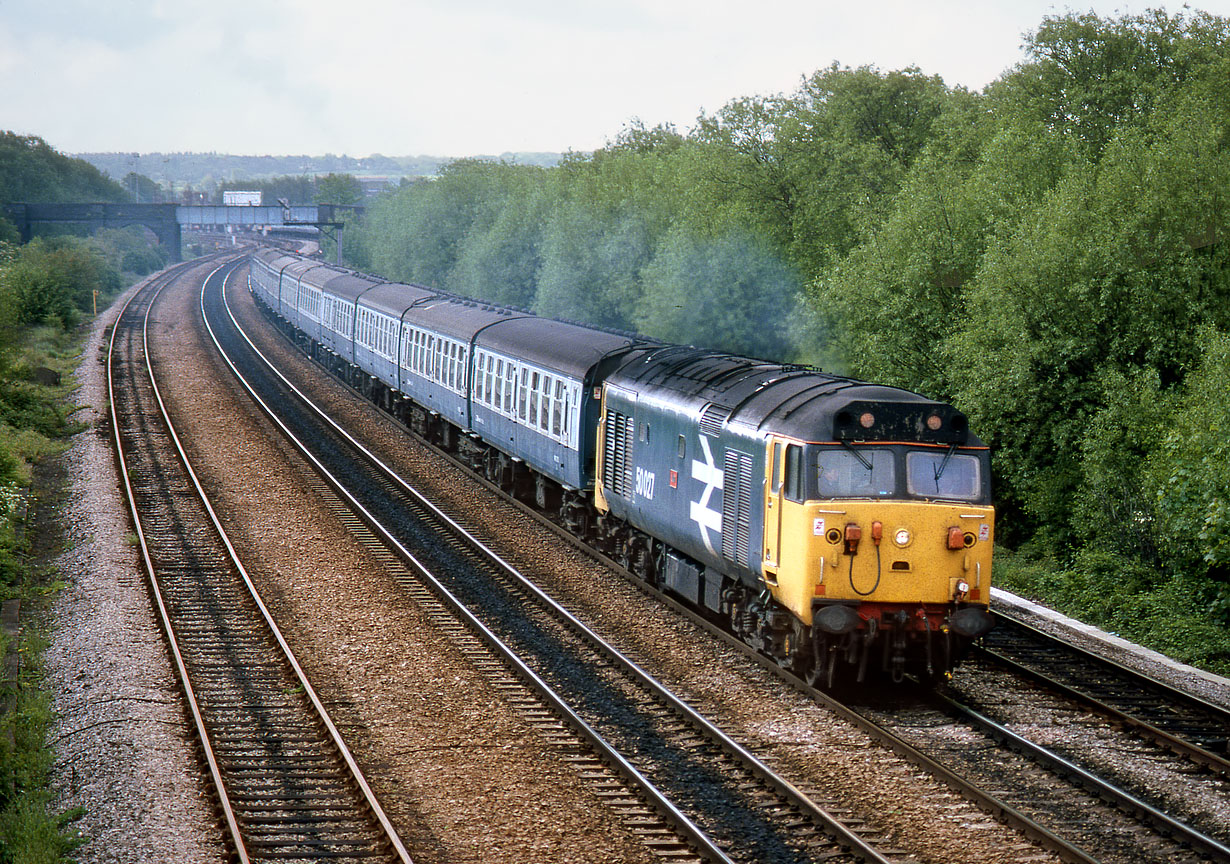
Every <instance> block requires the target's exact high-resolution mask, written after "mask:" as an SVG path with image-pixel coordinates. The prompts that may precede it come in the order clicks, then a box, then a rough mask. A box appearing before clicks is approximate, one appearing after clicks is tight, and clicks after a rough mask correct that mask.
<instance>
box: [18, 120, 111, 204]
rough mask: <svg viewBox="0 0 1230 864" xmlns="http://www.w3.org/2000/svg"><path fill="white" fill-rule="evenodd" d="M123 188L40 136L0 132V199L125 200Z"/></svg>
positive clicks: (38, 200)
mask: <svg viewBox="0 0 1230 864" xmlns="http://www.w3.org/2000/svg"><path fill="white" fill-rule="evenodd" d="M124 200H128V199H127V198H126V196H125V194H124V189H123V187H121V186H120V185H119V184H118V183H115V182H114V181H112V180H111V179H109V178H108V177H106V176H105V175H104V174H103V173H102V172H100V171H99V170H98V169H97V168H95V167H94V166H93V165H91V164H90V163H88V162H86V161H84V160H82V159H73V158H71V157H69V156H65V155H63V154H62V153H58V152H56V151H55V150H54V149H52V147H51V145H49V144H48V143H47V142H46V141H44V140H43V139H42V138H39V137H37V136H35V135H18V134H16V133H15V132H0V201H35V202H48V203H56V202H62V201H124Z"/></svg>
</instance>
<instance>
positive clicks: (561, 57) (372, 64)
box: [0, 0, 1230, 156]
mask: <svg viewBox="0 0 1230 864" xmlns="http://www.w3.org/2000/svg"><path fill="white" fill-rule="evenodd" d="M1192 5H1193V6H1194V7H1195V8H1199V9H1203V10H1205V11H1208V12H1211V13H1213V14H1216V15H1223V16H1230V0H1203V2H1201V0H1194V2H1193V3H1192ZM1182 6H1183V4H1182V3H1176V2H1162V0H1152V2H1136V0H1132V2H1110V0H1107V2H1103V0H1094V2H1085V3H1078V4H1073V5H1072V6H1071V7H1069V4H1066V3H1052V2H1045V0H982V2H958V0H938V2H933V0H846V2H840V3H837V2H829V0H370V2H369V0H351V2H345V0H329V2H319V0H212V2H208V3H205V2H197V0H0V129H9V130H13V131H16V132H19V133H21V134H34V135H39V136H41V137H43V138H45V139H46V140H47V141H48V142H49V143H50V144H51V145H52V146H54V147H56V148H57V149H60V150H63V151H66V152H70V153H80V152H89V151H137V152H141V153H148V152H153V151H182V150H195V151H217V152H221V153H235V154H265V153H268V154H275V155H284V154H310V155H320V154H324V153H337V154H341V153H346V154H349V155H351V156H367V155H369V154H372V153H383V154H386V155H399V156H400V155H415V154H428V155H438V156H469V155H479V154H499V153H503V152H508V151H518V150H523V151H566V150H577V151H584V150H591V149H594V148H596V147H601V146H602V145H603V144H604V143H605V142H606V141H607V140H609V139H611V138H612V137H614V136H615V135H616V134H618V132H619V131H620V129H621V128H622V127H623V126H624V125H625V124H627V123H628V122H629V121H630V120H632V119H633V118H639V119H641V120H642V121H643V122H645V123H646V124H647V125H650V126H653V125H657V124H659V123H663V122H669V123H674V124H675V125H676V126H677V127H678V128H679V129H680V131H686V130H687V129H688V128H689V127H690V126H691V125H692V123H693V121H694V120H695V119H696V117H697V115H698V114H700V113H701V112H705V113H712V112H714V111H716V110H717V109H719V108H721V107H722V105H724V104H725V103H726V102H728V101H729V100H731V99H734V98H738V97H740V96H752V95H769V94H774V93H782V92H790V91H793V90H794V89H795V88H796V87H797V86H798V84H799V82H800V80H801V79H802V78H803V77H804V76H806V75H809V74H811V73H812V72H815V71H816V70H818V69H822V68H824V67H827V66H828V65H830V64H831V63H833V62H834V61H836V62H837V63H839V64H841V65H843V66H850V67H857V66H864V65H871V66H875V67H878V68H879V69H881V70H885V71H887V70H892V69H900V68H903V67H905V66H909V65H915V66H918V67H919V68H921V69H922V70H923V72H925V73H927V74H935V75H940V76H941V77H942V78H943V79H944V80H945V81H946V82H947V83H949V84H950V85H964V86H966V87H969V88H971V89H980V88H982V87H983V86H985V85H986V84H987V83H988V82H990V81H992V80H994V79H995V78H997V77H999V76H1000V75H1001V74H1002V73H1003V72H1004V71H1006V70H1007V69H1009V68H1011V67H1012V66H1013V65H1015V64H1016V63H1018V62H1019V61H1020V60H1021V59H1022V53H1021V43H1022V36H1023V34H1025V33H1026V32H1027V31H1030V30H1033V29H1035V28H1036V27H1037V26H1038V24H1039V23H1040V22H1041V21H1042V19H1043V17H1044V16H1046V15H1056V14H1064V13H1066V12H1067V11H1068V10H1069V8H1074V9H1076V10H1078V11H1089V10H1093V11H1095V12H1097V13H1099V14H1101V15H1103V16H1114V15H1117V14H1120V13H1125V12H1126V13H1138V12H1141V11H1143V10H1144V9H1146V8H1159V7H1160V8H1165V9H1168V10H1170V11H1171V12H1175V11H1178V10H1180V9H1182Z"/></svg>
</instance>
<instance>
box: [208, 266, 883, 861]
mask: <svg viewBox="0 0 1230 864" xmlns="http://www.w3.org/2000/svg"><path fill="white" fill-rule="evenodd" d="M223 296H224V299H225V292H224V295H223ZM204 303H205V301H204V290H202V293H201V314H202V316H203V317H204V319H205V326H206V328H207V329H208V330H209V333H210V337H211V339H213V341H214V344H215V346H216V347H217V349H218V351H219V353H220V355H221V357H222V359H223V361H224V362H225V363H226V365H227V366H228V367H229V368H230V369H231V372H232V373H233V374H234V375H235V377H236V379H237V380H238V381H239V383H240V385H241V386H242V387H243V388H244V389H245V390H246V391H247V392H248V395H249V396H250V397H251V398H252V400H253V401H254V402H255V403H256V404H257V406H258V407H259V408H260V409H261V411H262V412H263V413H264V414H265V415H266V416H267V417H268V418H269V419H270V421H271V422H273V424H274V425H275V426H277V428H278V429H279V430H280V431H281V433H282V435H283V436H284V437H285V438H286V439H287V440H288V441H289V442H290V443H291V444H292V445H294V447H295V448H296V449H297V450H298V451H299V453H300V455H302V456H303V458H304V459H306V460H307V461H308V463H309V464H310V465H311V466H312V468H313V470H315V471H316V472H317V473H318V474H319V475H320V477H321V478H322V479H323V480H324V481H325V483H327V484H328V485H329V487H330V488H332V489H333V491H334V492H335V493H336V494H337V495H338V496H340V497H341V498H342V499H343V500H344V501H345V502H346V504H347V506H349V507H350V508H351V509H352V510H353V511H354V513H355V514H357V515H358V516H359V518H360V519H361V520H362V521H363V522H364V523H365V524H367V526H368V527H369V528H370V529H371V530H372V531H373V532H374V533H375V534H376V535H377V536H378V537H379V538H380V539H381V540H382V542H384V543H385V544H386V545H387V546H388V547H389V548H390V549H391V550H392V551H394V552H395V554H397V556H398V557H400V558H401V559H402V560H403V561H404V562H405V563H406V564H408V565H409V566H410V567H411V568H413V569H414V571H415V572H417V573H418V574H419V575H420V576H421V577H422V578H423V579H424V580H425V581H426V582H427V584H429V585H430V586H431V588H432V590H433V591H435V592H436V594H437V596H439V597H440V598H441V599H442V600H443V601H444V602H445V603H446V605H448V606H449V608H450V609H451V610H452V612H453V614H454V615H456V616H457V617H458V618H460V619H461V620H462V621H463V622H464V623H465V624H466V625H467V626H468V627H470V628H471V629H472V630H473V631H474V632H476V633H478V634H479V635H480V636H481V638H482V639H484V640H485V641H486V642H487V643H488V645H489V646H490V647H491V648H492V649H493V650H494V651H495V652H496V653H497V654H498V655H499V656H500V657H501V658H502V659H503V660H504V661H505V662H506V663H507V664H508V665H509V666H510V667H512V669H513V670H514V671H515V673H516V674H517V675H518V676H519V677H520V678H521V679H522V680H523V681H524V682H525V683H526V684H527V685H528V686H529V687H530V688H531V689H533V690H534V691H535V692H536V693H538V695H539V696H540V697H541V698H543V699H544V700H545V701H547V702H548V703H549V704H550V705H551V706H552V707H553V708H554V709H555V710H556V711H558V712H559V713H560V714H561V715H562V716H563V718H564V719H565V721H566V722H567V723H568V725H569V726H571V727H572V728H573V729H574V730H575V731H576V732H577V733H578V734H580V735H581V737H583V738H584V739H585V740H586V741H588V742H589V743H590V745H591V746H593V747H594V749H596V750H597V751H598V752H599V753H600V754H601V755H602V756H603V757H605V758H606V759H607V760H609V762H610V764H611V765H613V766H615V768H616V770H618V771H619V772H620V773H621V774H623V775H624V776H625V778H626V779H628V780H629V782H631V783H632V785H634V786H635V787H636V788H637V789H638V790H640V792H641V793H642V794H643V795H645V796H646V798H648V799H649V800H650V801H651V802H652V803H653V805H654V806H655V807H657V808H659V810H660V812H662V813H663V814H664V815H665V816H666V818H667V819H668V821H669V822H671V824H672V825H673V826H674V827H675V828H676V830H678V831H680V832H681V833H682V834H683V835H684V836H685V837H687V839H688V840H690V841H691V842H692V843H694V844H695V846H696V848H697V849H698V850H699V851H700V853H701V854H702V855H704V856H706V857H707V858H708V859H709V860H711V861H715V862H719V864H734V862H733V861H732V860H731V859H730V858H729V857H728V856H727V855H726V854H725V852H723V851H722V850H721V849H720V848H718V847H717V846H716V845H715V844H714V843H713V841H712V840H711V839H710V838H709V837H708V835H706V834H705V833H704V832H703V831H702V830H701V829H700V828H699V827H698V826H697V825H696V824H695V823H694V822H693V821H692V820H691V819H689V818H688V816H687V815H686V814H684V813H683V812H682V811H680V810H679V809H678V808H677V807H676V806H675V805H674V804H673V803H672V802H671V801H670V800H669V799H668V798H667V797H666V796H665V795H663V794H662V793H661V792H660V790H658V789H657V788H656V787H655V786H654V785H653V784H652V783H651V782H650V781H649V779H648V778H647V777H645V776H644V775H643V774H642V773H641V772H640V771H639V770H638V769H637V768H636V767H635V766H634V765H632V764H631V763H630V762H629V761H628V760H627V759H625V758H624V756H623V755H622V754H621V753H619V752H618V751H617V750H616V749H615V748H614V747H612V746H611V745H610V744H609V743H608V742H607V741H606V740H605V739H604V738H603V737H602V736H601V735H600V734H599V733H598V731H597V730H596V729H594V728H593V727H592V726H590V725H589V724H588V723H587V722H586V721H585V720H584V719H583V718H582V717H580V716H579V715H578V714H577V713H576V712H575V711H573V710H572V708H571V707H570V706H569V705H568V704H567V703H566V702H565V701H564V700H563V698H562V697H560V696H559V695H558V694H557V693H556V692H555V691H554V690H553V689H552V688H551V687H550V685H549V684H547V682H545V681H544V680H543V679H542V678H541V677H540V676H539V675H538V674H537V673H535V672H534V670H532V669H530V668H529V666H527V665H526V663H525V661H524V660H522V659H521V657H520V656H518V655H517V654H516V652H514V651H513V650H512V648H510V647H509V646H508V645H507V644H505V643H504V642H503V640H501V639H500V638H499V637H498V636H497V635H496V634H495V633H494V632H492V631H491V630H490V629H489V628H488V627H487V626H486V625H485V624H484V623H483V622H482V621H481V620H479V619H478V617H477V616H475V615H474V613H473V612H471V611H470V610H469V609H468V608H467V607H466V606H465V605H464V604H463V603H462V602H461V601H460V600H459V599H458V598H457V597H456V596H455V595H454V594H453V593H452V592H451V591H450V590H449V589H448V588H447V587H446V586H445V585H444V584H443V583H442V582H441V581H440V580H439V579H438V578H437V577H436V576H435V574H434V573H432V572H431V570H430V569H429V568H428V567H427V566H426V565H424V564H423V563H422V562H421V561H420V560H419V559H418V557H417V556H416V555H415V554H414V553H413V552H412V551H411V550H409V549H407V548H406V547H405V546H404V545H403V544H402V543H401V542H400V541H399V540H398V539H397V537H395V536H394V535H393V533H392V532H391V531H390V530H389V529H388V528H386V527H385V526H384V525H383V524H382V523H381V522H380V520H379V519H377V517H376V516H375V515H374V514H372V513H371V512H370V511H369V510H368V509H367V508H366V507H365V506H364V505H363V504H362V502H360V501H359V500H358V499H357V498H356V497H355V496H354V495H353V494H352V493H351V492H350V490H349V489H348V488H347V486H346V484H345V483H344V482H343V481H342V480H340V479H339V478H338V477H336V476H335V475H334V474H333V473H332V472H331V471H330V470H329V469H328V467H327V466H326V465H325V464H324V463H323V462H322V461H321V460H320V459H319V458H317V456H316V455H315V454H314V453H312V451H311V449H310V448H308V447H307V445H306V444H305V443H304V442H303V441H301V440H300V439H299V438H298V437H297V436H296V435H295V433H294V431H293V430H292V429H290V428H289V427H288V426H287V425H286V424H285V422H283V420H282V418H281V417H280V416H279V415H278V413H277V412H276V411H275V410H273V408H272V407H271V406H270V405H269V404H268V403H267V402H266V401H265V400H264V399H263V398H262V397H261V395H260V394H259V393H257V392H256V388H255V387H253V385H252V384H251V382H249V381H248V380H247V378H245V377H244V375H243V373H241V372H240V371H239V368H238V367H237V366H236V364H235V363H234V361H233V360H232V358H231V357H230V355H229V354H227V352H226V349H225V348H224V347H223V346H222V344H221V340H220V339H219V338H218V336H217V334H216V333H215V331H214V329H213V327H212V326H211V325H210V324H209V318H208V315H207V314H206V310H205V305H204ZM229 313H230V310H229V307H228V314H229ZM231 321H232V323H233V324H234V326H235V327H236V329H237V330H238V331H239V333H240V334H241V335H243V337H244V339H245V341H247V342H248V345H249V346H250V347H251V349H252V351H253V352H255V353H256V355H257V356H259V357H260V358H261V360H262V361H263V362H265V363H266V364H267V365H269V368H270V369H272V370H273V372H274V373H275V374H276V375H277V376H278V377H279V378H280V379H281V380H282V381H283V383H285V384H286V385H287V386H288V387H290V388H291V390H292V391H293V392H294V393H295V394H296V395H297V396H298V397H299V398H301V399H303V400H304V403H305V404H306V405H307V406H309V407H310V408H311V409H312V410H314V411H315V412H316V413H318V414H320V415H321V416H322V417H324V419H325V420H327V421H328V422H329V423H330V424H332V425H334V426H335V428H337V430H338V431H339V432H340V433H341V434H342V435H343V436H344V437H346V438H347V439H349V440H350V441H351V442H352V443H354V445H355V446H356V447H357V448H359V449H360V450H361V451H362V452H363V453H364V454H365V455H366V456H367V457H368V458H370V459H372V460H374V464H377V465H379V466H380V467H381V469H382V470H385V471H389V472H391V469H389V468H388V466H386V465H384V463H383V462H380V460H379V459H378V458H377V457H376V456H375V455H374V454H372V453H371V452H370V451H368V450H366V448H363V446H362V445H361V444H359V443H358V442H357V441H354V439H353V438H351V437H350V436H349V435H348V434H347V433H346V432H345V430H342V429H341V428H340V427H338V426H336V424H334V423H333V421H332V420H331V419H330V418H329V417H328V416H327V415H325V414H324V413H323V412H322V411H321V409H320V408H319V407H318V406H316V405H315V403H313V402H311V401H310V400H309V399H307V397H306V396H305V395H304V394H303V393H302V392H301V391H299V390H298V389H297V388H295V387H294V385H293V384H291V383H290V382H289V381H288V380H287V379H286V377H285V376H284V375H282V373H281V372H280V371H279V370H278V369H277V368H276V367H275V366H273V365H272V364H271V363H270V362H269V360H268V358H266V357H265V356H264V354H262V353H261V352H260V350H259V349H258V348H257V347H256V345H255V344H254V343H253V342H252V341H251V339H249V338H248V336H247V334H246V333H245V332H244V331H243V329H242V328H241V327H240V326H239V323H238V321H236V320H235V318H234V316H233V314H232V315H231ZM393 476H395V474H393ZM394 482H400V478H397V479H396V480H395V481H394ZM407 489H410V487H407ZM410 491H411V494H413V495H415V497H416V498H418V499H419V500H421V501H422V502H423V503H424V504H426V505H427V506H428V507H429V508H431V509H435V508H434V505H432V504H431V503H430V502H428V501H426V499H423V498H422V497H421V496H420V495H419V494H418V493H417V492H416V491H414V490H412V489H411V490H410ZM440 515H441V516H442V517H443V518H444V519H445V520H446V521H447V522H449V523H450V524H452V525H454V526H456V523H455V522H454V521H453V520H452V519H450V518H448V517H447V515H445V514H442V513H441V514H440ZM457 528H458V530H463V529H461V528H460V526H457ZM474 542H475V543H476V544H478V545H479V546H480V547H481V548H483V549H484V550H485V551H487V552H488V553H489V554H494V553H490V552H489V550H486V547H485V546H482V544H481V541H479V540H477V538H474ZM885 864H888V862H885Z"/></svg>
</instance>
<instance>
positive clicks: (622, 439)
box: [602, 410, 636, 498]
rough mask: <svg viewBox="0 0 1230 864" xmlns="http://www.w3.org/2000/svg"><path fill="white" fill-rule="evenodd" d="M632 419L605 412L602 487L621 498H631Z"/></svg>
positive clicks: (616, 413)
mask: <svg viewBox="0 0 1230 864" xmlns="http://www.w3.org/2000/svg"><path fill="white" fill-rule="evenodd" d="M635 431H636V427H635V423H634V422H633V419H632V418H631V417H629V416H627V415H625V414H621V413H619V412H618V411H610V410H608V411H607V412H606V443H605V445H604V447H603V451H602V485H603V486H605V487H606V488H607V489H610V490H611V491H612V492H614V493H615V494H616V495H619V496H621V497H623V498H630V497H631V496H632V442H633V437H632V436H633V434H634V433H635Z"/></svg>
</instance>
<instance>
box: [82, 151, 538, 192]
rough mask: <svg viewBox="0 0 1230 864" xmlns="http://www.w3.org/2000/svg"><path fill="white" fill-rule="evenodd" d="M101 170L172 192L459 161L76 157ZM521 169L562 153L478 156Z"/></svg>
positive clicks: (393, 172)
mask: <svg viewBox="0 0 1230 864" xmlns="http://www.w3.org/2000/svg"><path fill="white" fill-rule="evenodd" d="M74 155H75V156H76V157H77V158H79V159H84V160H85V161H86V162H89V163H90V164H91V165H93V166H94V167H96V168H97V169H98V170H99V171H102V172H103V173H104V174H107V175H109V176H110V177H112V178H113V179H115V180H122V179H123V178H124V177H126V176H127V175H128V174H129V173H130V172H133V171H135V172H136V173H137V174H142V175H144V176H146V177H148V178H150V179H151V180H153V181H154V182H156V183H159V184H163V185H165V186H168V187H170V188H178V187H182V186H192V187H194V188H200V187H203V186H207V185H214V184H218V183H228V184H230V183H235V182H237V181H243V180H267V179H269V178H271V177H285V176H291V177H300V176H309V177H310V176H315V175H318V174H353V175H355V176H356V177H359V178H363V177H381V178H388V179H390V180H392V181H393V182H394V183H396V182H397V181H398V180H400V179H401V178H402V177H431V176H433V175H435V174H436V173H437V172H438V171H439V170H440V168H441V166H444V165H447V164H448V163H450V162H453V161H455V159H454V158H453V157H445V156H381V155H379V154H374V155H372V156H365V157H362V158H358V157H354V156H346V155H342V156H334V155H333V154H331V153H329V154H326V155H324V156H231V155H229V154H225V153H77V154H74ZM476 158H480V159H497V160H503V161H505V162H515V163H517V164H519V165H541V166H544V167H550V166H553V165H555V164H556V163H557V162H559V159H560V154H558V153H502V154H500V155H498V156H479V157H476Z"/></svg>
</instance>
